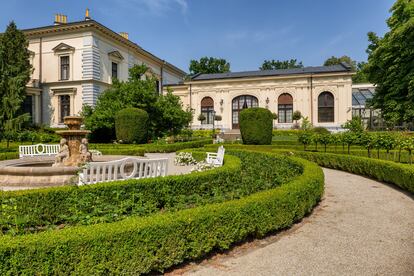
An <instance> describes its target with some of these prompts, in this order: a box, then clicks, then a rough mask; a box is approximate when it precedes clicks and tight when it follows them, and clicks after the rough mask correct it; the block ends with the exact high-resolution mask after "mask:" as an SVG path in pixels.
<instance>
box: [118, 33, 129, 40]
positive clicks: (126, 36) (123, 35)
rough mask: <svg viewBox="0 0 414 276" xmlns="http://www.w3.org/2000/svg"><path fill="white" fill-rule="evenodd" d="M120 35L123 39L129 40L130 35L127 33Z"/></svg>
mask: <svg viewBox="0 0 414 276" xmlns="http://www.w3.org/2000/svg"><path fill="white" fill-rule="evenodd" d="M119 34H120V35H121V36H122V37H123V38H126V39H129V35H128V33H125V32H120V33H119Z"/></svg>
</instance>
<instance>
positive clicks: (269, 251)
mask: <svg viewBox="0 0 414 276" xmlns="http://www.w3.org/2000/svg"><path fill="white" fill-rule="evenodd" d="M324 172H325V177H326V191H325V196H324V199H323V201H322V202H321V204H320V205H319V206H318V207H317V208H316V209H315V210H314V212H313V213H312V215H311V216H310V217H308V218H305V219H304V220H303V221H302V222H301V223H299V224H296V225H295V226H293V228H291V229H289V230H287V231H285V232H282V233H279V234H277V235H274V236H271V237H268V238H265V239H262V240H257V241H254V242H251V243H248V244H244V245H242V246H240V247H237V248H235V249H233V250H231V251H230V252H228V253H226V254H222V255H216V256H214V257H212V258H211V259H209V260H206V261H203V262H202V263H201V264H190V265H188V266H186V267H184V268H181V269H177V270H175V271H172V272H171V274H173V275H174V274H175V275H176V274H186V275H214V276H218V275H414V198H413V197H412V196H410V195H408V194H405V193H404V192H401V191H398V190H396V189H394V188H392V187H390V186H387V185H384V184H382V183H379V182H376V181H373V180H370V179H367V178H364V177H361V176H357V175H352V174H349V173H345V172H341V171H335V170H329V169H324Z"/></svg>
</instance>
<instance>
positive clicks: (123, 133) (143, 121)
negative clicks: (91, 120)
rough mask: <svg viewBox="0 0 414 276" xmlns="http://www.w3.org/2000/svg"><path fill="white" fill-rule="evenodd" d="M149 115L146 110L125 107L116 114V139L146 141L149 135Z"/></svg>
mask: <svg viewBox="0 0 414 276" xmlns="http://www.w3.org/2000/svg"><path fill="white" fill-rule="evenodd" d="M148 121H149V116H148V113H147V112H146V111H145V110H142V109H138V108H125V109H122V110H121V111H119V112H118V113H117V114H116V116H115V132H116V139H117V140H118V141H122V143H126V144H130V143H138V144H139V143H145V142H147V135H148Z"/></svg>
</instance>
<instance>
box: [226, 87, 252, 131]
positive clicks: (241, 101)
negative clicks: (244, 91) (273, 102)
mask: <svg viewBox="0 0 414 276" xmlns="http://www.w3.org/2000/svg"><path fill="white" fill-rule="evenodd" d="M258 106H259V101H258V100H257V98H256V97H255V96H250V95H243V96H238V97H236V98H234V99H233V101H232V106H231V108H232V127H233V128H239V127H240V126H239V117H240V111H242V110H243V109H245V108H250V107H258Z"/></svg>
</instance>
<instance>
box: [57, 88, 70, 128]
mask: <svg viewBox="0 0 414 276" xmlns="http://www.w3.org/2000/svg"><path fill="white" fill-rule="evenodd" d="M59 102H60V118H59V121H60V122H61V123H63V118H64V117H66V116H69V115H70V96H69V95H63V96H59Z"/></svg>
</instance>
